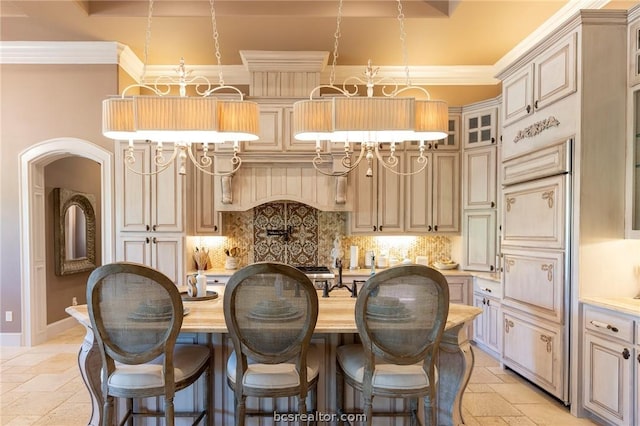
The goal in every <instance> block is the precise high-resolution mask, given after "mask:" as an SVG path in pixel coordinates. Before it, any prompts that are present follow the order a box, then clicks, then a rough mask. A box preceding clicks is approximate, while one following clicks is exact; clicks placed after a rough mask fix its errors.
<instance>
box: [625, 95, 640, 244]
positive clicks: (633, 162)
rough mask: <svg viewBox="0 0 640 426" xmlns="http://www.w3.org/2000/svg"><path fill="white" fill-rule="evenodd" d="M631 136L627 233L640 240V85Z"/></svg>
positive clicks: (628, 152) (636, 96) (633, 98)
mask: <svg viewBox="0 0 640 426" xmlns="http://www.w3.org/2000/svg"><path fill="white" fill-rule="evenodd" d="M631 98H632V107H631V128H632V130H631V135H630V141H629V145H630V146H629V150H628V151H627V154H628V155H629V159H628V163H627V164H628V167H629V171H628V182H629V185H628V197H627V201H628V208H627V233H628V237H629V238H640V85H637V86H635V90H634V91H633V92H632V96H631Z"/></svg>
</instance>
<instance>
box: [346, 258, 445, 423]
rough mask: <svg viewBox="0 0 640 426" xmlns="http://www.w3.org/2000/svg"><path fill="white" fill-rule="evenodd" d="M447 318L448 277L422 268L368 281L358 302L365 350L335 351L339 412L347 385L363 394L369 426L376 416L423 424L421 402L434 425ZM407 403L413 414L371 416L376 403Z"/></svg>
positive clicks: (354, 346) (396, 269)
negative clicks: (438, 361)
mask: <svg viewBox="0 0 640 426" xmlns="http://www.w3.org/2000/svg"><path fill="white" fill-rule="evenodd" d="M448 312H449V287H448V285H447V281H446V279H445V278H444V276H443V275H442V274H441V273H440V272H438V271H436V270H435V269H432V268H429V267H427V266H422V265H402V266H396V267H393V268H389V269H387V270H384V271H382V272H380V273H377V274H376V275H374V276H373V277H371V278H369V279H368V280H367V282H366V283H365V284H364V286H363V287H362V289H361V290H360V294H359V295H358V300H357V301H356V308H355V318H356V325H357V328H358V334H359V336H360V340H361V342H362V343H361V344H350V345H343V346H340V347H338V349H337V361H338V362H337V382H336V386H337V392H336V394H337V407H338V411H339V412H343V398H344V382H346V383H347V384H348V385H350V386H352V387H353V388H354V389H357V390H359V391H360V392H362V396H363V400H364V410H363V413H364V415H365V416H366V421H367V424H368V425H371V422H372V419H373V416H374V415H380V416H385V417H390V416H398V415H403V416H406V415H409V416H410V417H411V423H412V424H415V423H418V422H419V419H418V399H419V398H421V397H422V398H423V399H424V411H425V419H426V421H427V423H428V424H431V425H435V424H436V413H435V401H436V398H435V395H436V382H437V378H438V376H437V372H436V366H435V358H436V355H437V352H438V346H439V344H440V340H441V337H442V333H443V332H444V327H445V324H446V321H447V315H448ZM374 396H382V397H387V398H404V399H408V400H409V410H408V411H404V412H373V408H372V407H373V406H372V403H373V397H374Z"/></svg>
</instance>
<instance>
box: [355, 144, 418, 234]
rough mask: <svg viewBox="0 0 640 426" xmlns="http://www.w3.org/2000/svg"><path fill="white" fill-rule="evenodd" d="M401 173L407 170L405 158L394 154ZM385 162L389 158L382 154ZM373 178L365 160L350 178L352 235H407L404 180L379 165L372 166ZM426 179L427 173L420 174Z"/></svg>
mask: <svg viewBox="0 0 640 426" xmlns="http://www.w3.org/2000/svg"><path fill="white" fill-rule="evenodd" d="M395 155H396V157H397V158H398V160H399V164H398V166H397V170H398V171H402V170H404V165H405V156H404V154H403V153H401V152H399V153H396V154H395ZM382 157H383V159H385V160H386V159H387V158H388V157H389V155H388V154H382ZM371 165H372V169H373V176H369V177H367V176H366V170H367V168H368V164H367V161H366V159H363V160H362V161H361V162H360V164H359V165H358V167H357V168H356V170H354V171H353V172H351V173H350V175H349V178H350V179H351V180H352V185H353V211H352V212H351V214H350V215H349V228H350V230H351V233H352V234H373V233H378V234H379V233H391V234H397V233H399V232H403V231H404V209H403V207H404V200H405V197H404V179H403V176H401V175H398V174H396V173H393V172H391V171H389V170H387V169H386V168H384V167H383V166H381V165H380V164H379V162H378V161H377V160H376V159H375V158H374V160H373V162H372V164H371ZM420 175H421V176H424V172H422V173H420Z"/></svg>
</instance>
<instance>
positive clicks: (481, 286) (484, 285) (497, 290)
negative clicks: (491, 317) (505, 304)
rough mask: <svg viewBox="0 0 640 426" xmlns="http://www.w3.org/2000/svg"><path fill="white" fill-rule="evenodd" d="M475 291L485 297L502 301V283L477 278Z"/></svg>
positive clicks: (474, 284) (474, 285)
mask: <svg viewBox="0 0 640 426" xmlns="http://www.w3.org/2000/svg"><path fill="white" fill-rule="evenodd" d="M473 291H474V292H476V293H480V294H482V295H484V296H491V297H495V298H496V299H502V283H501V282H500V281H493V280H488V279H486V278H481V277H475V278H474V282H473Z"/></svg>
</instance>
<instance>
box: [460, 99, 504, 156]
mask: <svg viewBox="0 0 640 426" xmlns="http://www.w3.org/2000/svg"><path fill="white" fill-rule="evenodd" d="M462 123H463V124H462V134H463V135H464V149H469V148H476V147H481V146H487V145H495V144H496V143H497V142H498V108H497V107H496V106H492V105H489V106H488V107H486V106H484V105H482V104H477V105H474V107H472V108H469V109H467V107H465V108H463V113H462Z"/></svg>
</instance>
